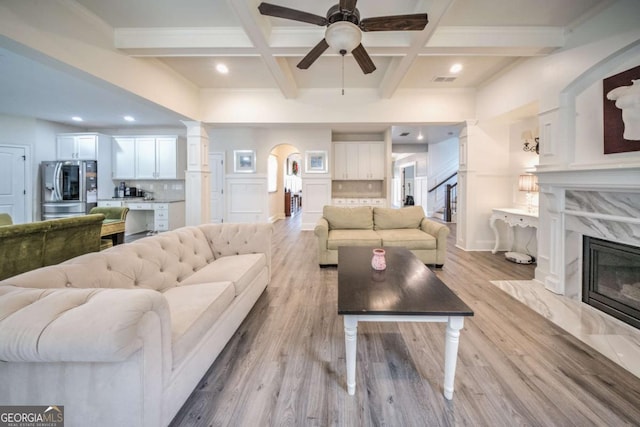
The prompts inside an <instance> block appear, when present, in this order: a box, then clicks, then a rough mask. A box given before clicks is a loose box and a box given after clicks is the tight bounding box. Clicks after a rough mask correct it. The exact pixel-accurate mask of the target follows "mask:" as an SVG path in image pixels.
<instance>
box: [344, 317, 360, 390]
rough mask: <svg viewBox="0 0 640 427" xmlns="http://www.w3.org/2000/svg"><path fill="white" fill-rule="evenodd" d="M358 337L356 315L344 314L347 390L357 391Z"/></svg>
mask: <svg viewBox="0 0 640 427" xmlns="http://www.w3.org/2000/svg"><path fill="white" fill-rule="evenodd" d="M357 339H358V319H357V318H356V317H355V316H348V315H347V316H344V346H345V349H346V352H347V354H346V357H347V392H348V393H349V394H350V395H352V396H353V395H354V394H355V392H356V347H357Z"/></svg>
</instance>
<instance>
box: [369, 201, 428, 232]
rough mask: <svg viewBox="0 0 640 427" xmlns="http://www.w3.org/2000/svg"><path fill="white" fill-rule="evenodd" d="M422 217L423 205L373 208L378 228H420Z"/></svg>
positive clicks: (376, 227)
mask: <svg viewBox="0 0 640 427" xmlns="http://www.w3.org/2000/svg"><path fill="white" fill-rule="evenodd" d="M422 218H424V211H423V210H422V207H421V206H408V207H404V208H401V209H393V208H374V209H373V222H374V224H375V226H374V228H375V229H376V230H395V229H398V228H420V223H421V222H422Z"/></svg>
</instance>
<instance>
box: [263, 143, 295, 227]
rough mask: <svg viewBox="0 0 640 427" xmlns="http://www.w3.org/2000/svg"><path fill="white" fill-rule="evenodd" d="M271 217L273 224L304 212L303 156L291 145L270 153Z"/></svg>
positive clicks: (277, 148) (274, 149) (279, 147)
mask: <svg viewBox="0 0 640 427" xmlns="http://www.w3.org/2000/svg"><path fill="white" fill-rule="evenodd" d="M269 159H270V160H269V185H268V186H269V217H270V219H271V221H272V222H275V221H277V220H279V219H284V218H291V217H295V216H297V215H299V214H300V213H301V211H302V154H301V153H300V150H299V149H298V148H297V147H295V146H293V145H290V144H280V145H277V146H275V147H274V148H273V149H272V150H271V152H270V153H269Z"/></svg>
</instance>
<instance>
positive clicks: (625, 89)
mask: <svg viewBox="0 0 640 427" xmlns="http://www.w3.org/2000/svg"><path fill="white" fill-rule="evenodd" d="M602 102H603V120H604V123H603V125H604V154H614V153H627V152H631V151H640V66H637V67H634V68H631V69H629V70H627V71H623V72H621V73H618V74H616V75H614V76H611V77H607V78H606V79H604V80H603V81H602Z"/></svg>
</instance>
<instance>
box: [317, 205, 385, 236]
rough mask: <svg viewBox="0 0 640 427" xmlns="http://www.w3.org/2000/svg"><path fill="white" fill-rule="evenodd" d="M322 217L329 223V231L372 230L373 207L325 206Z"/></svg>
mask: <svg viewBox="0 0 640 427" xmlns="http://www.w3.org/2000/svg"><path fill="white" fill-rule="evenodd" d="M322 216H323V217H324V218H325V219H326V220H327V222H328V223H329V230H344V229H351V230H372V229H373V210H372V209H371V206H355V207H342V206H325V207H324V209H323V210H322Z"/></svg>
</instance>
